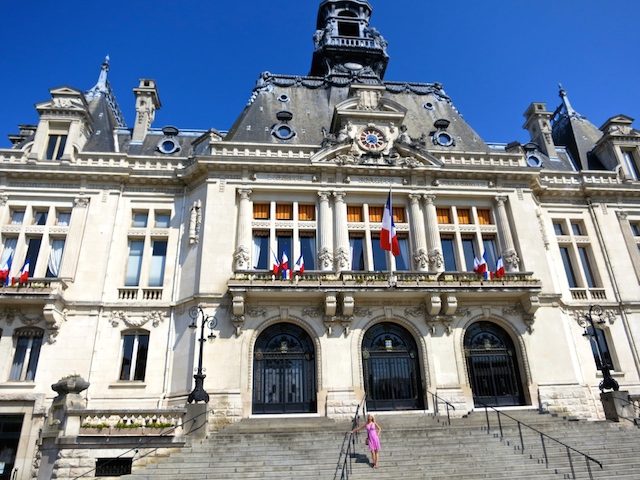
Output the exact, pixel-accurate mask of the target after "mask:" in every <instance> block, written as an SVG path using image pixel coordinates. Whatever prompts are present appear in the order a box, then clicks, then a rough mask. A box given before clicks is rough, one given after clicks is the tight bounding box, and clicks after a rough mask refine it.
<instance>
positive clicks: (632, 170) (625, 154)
mask: <svg viewBox="0 0 640 480" xmlns="http://www.w3.org/2000/svg"><path fill="white" fill-rule="evenodd" d="M622 161H623V162H624V165H625V167H626V169H627V172H629V175H631V178H633V180H638V179H640V172H638V164H637V163H636V159H635V155H634V152H633V150H622Z"/></svg>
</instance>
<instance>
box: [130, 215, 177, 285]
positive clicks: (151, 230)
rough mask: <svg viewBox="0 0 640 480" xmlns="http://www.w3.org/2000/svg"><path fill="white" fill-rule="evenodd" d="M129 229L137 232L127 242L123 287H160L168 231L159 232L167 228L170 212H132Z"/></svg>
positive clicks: (162, 280) (163, 271) (164, 265)
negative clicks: (127, 253)
mask: <svg viewBox="0 0 640 480" xmlns="http://www.w3.org/2000/svg"><path fill="white" fill-rule="evenodd" d="M131 226H132V227H133V228H135V229H137V230H136V231H135V232H132V233H131V237H129V239H128V241H129V256H128V258H127V265H126V271H125V279H124V286H125V287H140V286H142V287H162V286H163V285H164V274H165V269H166V264H167V249H168V231H163V230H164V229H169V227H170V226H171V212H170V211H167V210H132V211H131ZM152 235H153V236H152Z"/></svg>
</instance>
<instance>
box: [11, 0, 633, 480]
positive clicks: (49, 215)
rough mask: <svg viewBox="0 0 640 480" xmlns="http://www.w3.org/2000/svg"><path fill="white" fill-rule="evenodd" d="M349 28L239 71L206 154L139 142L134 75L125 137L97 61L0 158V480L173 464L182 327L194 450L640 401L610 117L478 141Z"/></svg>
mask: <svg viewBox="0 0 640 480" xmlns="http://www.w3.org/2000/svg"><path fill="white" fill-rule="evenodd" d="M370 15H371V6H370V5H369V3H368V2H367V1H366V0H340V1H337V0H324V1H322V2H321V3H320V6H319V13H318V24H317V30H316V33H315V35H314V37H313V38H314V50H313V55H312V66H311V70H310V74H309V75H308V76H294V75H277V74H271V73H269V72H265V73H263V74H261V75H260V78H259V79H258V81H257V84H256V87H255V89H254V91H253V94H252V95H251V98H250V101H249V103H248V105H247V106H246V108H245V109H244V111H243V112H241V114H240V116H239V117H238V119H237V121H236V122H235V124H234V125H233V126H232V127H231V129H230V130H229V131H226V132H223V131H217V130H214V129H211V130H201V131H194V130H183V129H180V128H177V127H173V126H167V127H164V128H155V127H153V125H152V124H153V120H154V116H155V112H156V111H157V110H158V109H160V108H161V102H160V96H159V91H158V88H157V86H156V84H155V82H154V81H153V80H150V79H142V80H140V84H139V87H138V88H135V89H134V94H135V98H136V118H135V123H134V125H133V127H128V126H127V125H126V122H125V120H124V118H123V116H122V114H121V112H120V110H119V107H118V104H117V102H116V100H115V96H114V94H113V92H112V90H111V88H110V86H109V82H108V79H107V77H108V71H109V63H108V60H107V61H105V63H104V64H103V65H102V69H101V73H100V76H99V79H98V82H97V84H96V86H95V87H93V88H92V89H90V90H88V91H87V92H84V93H83V92H82V91H80V90H77V89H75V88H71V87H59V88H53V89H51V90H50V94H51V98H50V99H49V100H47V101H44V102H42V103H39V104H37V105H36V109H37V111H38V113H39V116H40V121H39V123H38V125H34V126H28V125H21V126H20V133H19V134H15V135H10V138H11V140H12V142H13V148H11V149H5V150H0V235H1V237H2V238H1V243H2V251H1V252H0V255H1V257H0V270H1V271H3V272H4V273H3V275H4V277H6V280H5V282H4V283H5V286H4V287H0V331H1V337H0V359H1V360H2V361H1V362H0V427H1V428H0V432H1V433H0V435H1V437H0V440H1V441H2V448H1V450H2V451H1V452H0V457H2V458H0V462H4V473H2V474H1V475H0V478H17V479H27V478H33V479H36V478H37V479H49V478H52V477H53V476H55V477H56V478H74V477H75V476H78V475H82V474H84V473H86V472H87V471H88V470H91V469H93V468H98V469H101V468H103V465H102V464H101V462H104V461H105V459H107V460H108V459H113V458H116V457H119V456H122V457H123V458H125V459H129V460H131V459H133V460H135V461H144V457H145V455H146V453H151V452H152V451H153V452H156V453H157V452H161V453H167V452H170V451H171V450H172V449H174V448H178V447H180V446H182V445H184V444H185V442H186V441H187V440H188V434H189V432H190V431H191V430H192V429H191V428H190V427H188V426H189V425H191V424H190V423H189V421H190V418H191V417H190V415H191V416H192V415H193V408H191V407H190V408H191V409H187V405H188V404H187V400H188V397H189V394H190V393H191V392H192V391H193V389H194V378H193V373H194V369H195V368H196V367H197V366H198V362H199V360H200V358H199V352H200V345H201V342H199V339H200V332H201V331H203V332H204V338H206V337H207V336H211V337H214V336H215V337H216V338H215V341H214V342H213V343H212V344H209V342H205V344H204V345H203V348H202V350H201V351H202V355H203V356H202V366H203V367H204V369H205V371H204V374H205V375H206V377H204V381H203V387H204V390H205V391H206V393H207V395H208V396H209V403H208V407H209V409H210V410H207V412H208V413H206V419H207V424H208V426H209V428H217V427H218V426H220V425H224V424H226V423H228V422H232V421H237V420H239V419H242V418H246V417H250V416H254V415H318V416H327V417H333V418H343V417H347V416H351V415H352V414H353V412H354V411H355V409H356V407H357V406H358V404H360V403H361V402H362V401H366V402H367V406H368V408H369V410H371V411H390V410H402V411H407V412H409V411H420V412H423V411H430V412H433V411H434V410H435V408H436V407H437V405H434V401H435V402H436V403H438V404H439V405H440V406H442V405H443V404H444V402H445V401H446V402H449V403H451V404H452V405H454V406H455V408H456V412H458V413H464V412H467V411H469V410H472V409H473V408H475V407H479V406H481V405H483V404H488V405H491V406H498V407H513V408H516V407H523V408H540V409H545V410H549V411H554V412H562V413H566V414H570V415H574V416H579V417H584V418H602V415H603V413H602V404H601V402H600V398H599V394H600V392H599V388H598V387H599V384H600V383H601V381H602V380H603V374H602V371H603V369H604V370H610V372H611V375H612V377H613V378H614V379H615V380H617V382H618V383H619V384H620V387H621V389H622V390H625V391H629V392H631V393H636V394H637V393H640V381H639V377H638V375H639V372H640V363H639V362H640V358H639V356H638V340H637V339H638V338H640V302H639V301H638V298H640V285H639V282H640V253H639V245H640V200H639V198H640V183H639V182H638V180H639V179H640V170H639V169H640V132H639V131H637V130H635V129H634V128H633V127H632V123H633V119H631V118H629V117H626V116H624V115H618V116H615V117H612V118H611V119H609V120H608V121H607V122H606V123H605V124H604V125H603V126H602V127H600V128H597V127H595V126H594V125H593V124H591V123H590V122H589V121H588V120H587V119H586V118H585V117H583V116H581V115H580V114H578V113H577V112H576V111H575V110H574V109H573V107H572V105H571V104H570V102H569V99H568V95H567V93H566V92H565V91H564V90H562V89H561V92H560V93H561V95H560V96H561V101H560V106H559V107H558V108H557V109H556V110H554V111H551V110H548V109H547V107H546V105H545V104H544V103H539V102H534V103H532V104H531V105H530V106H529V108H528V109H527V110H526V112H525V114H524V116H525V119H526V121H525V124H524V128H525V129H526V130H527V131H528V132H529V133H530V137H531V141H530V142H529V143H527V144H525V145H522V144H520V143H517V142H515V143H511V144H493V143H487V142H485V141H484V140H483V139H482V138H480V137H479V136H478V135H477V134H476V132H475V131H474V130H473V128H472V126H470V125H468V124H467V122H466V121H465V120H464V119H463V118H462V116H461V115H460V114H459V113H458V111H457V110H456V108H455V106H454V104H453V103H452V100H451V98H450V97H449V96H448V95H447V94H446V93H445V91H444V89H443V86H442V85H441V84H438V83H413V82H394V81H387V80H384V73H385V70H386V66H387V62H388V61H389V57H388V55H387V52H386V47H387V43H386V41H385V40H384V38H383V36H382V35H381V34H380V32H378V31H377V30H376V29H375V28H373V27H372V26H371V25H370V23H369V20H370ZM390 192H391V195H392V212H393V218H394V221H395V228H396V230H397V236H398V241H399V247H400V255H399V256H393V255H391V254H390V253H389V252H387V251H384V250H382V249H381V248H380V241H379V238H380V231H381V228H382V219H383V216H384V209H385V202H386V201H387V198H388V196H389V195H390ZM483 258H485V259H486V264H487V270H488V271H489V272H491V273H493V272H495V273H496V275H491V274H486V275H479V274H477V273H475V272H474V267H476V269H477V266H478V263H481V264H482V263H483V262H482V260H481V259H483ZM285 259H288V261H285ZM500 263H502V264H503V265H504V275H501V274H498V272H499V266H500V265H499V264H500ZM285 264H288V265H287V266H288V267H289V268H287V269H285V268H283V267H284V266H285ZM301 264H304V269H303V268H302V265H301ZM278 266H279V271H278V272H277V273H274V272H275V270H278ZM283 270H285V271H283ZM20 277H22V279H21V278H20ZM491 277H494V278H491ZM194 307H196V308H195V309H194ZM197 307H200V309H198V308H197ZM214 317H215V326H214V324H213V323H214V322H209V320H213V319H214ZM589 319H591V320H593V324H592V323H590V322H589ZM203 321H204V322H205V323H206V325H204V327H202V322H203ZM194 322H195V323H194ZM190 326H195V327H196V328H195V331H196V333H195V334H194V333H192V330H193V329H192V328H190ZM205 327H213V328H212V329H209V328H205ZM52 385H54V389H52ZM54 390H55V391H54ZM434 395H435V396H434ZM185 420H187V423H183V422H184V421H185ZM143 441H144V442H147V443H146V447H145V448H146V450H145V448H142V449H140V450H139V453H137V454H134V453H132V452H133V450H130V449H131V448H134V447H135V446H136V445H139V444H140V443H141V442H143ZM156 453H154V454H156ZM136 455H137V456H136ZM134 456H136V457H135V458H134ZM125 463H126V462H125ZM123 468H125V469H126V468H127V467H126V465H125V466H124V467H123ZM14 472H15V477H11V476H10V475H11V474H12V473H14ZM91 475H92V474H89V475H88V476H85V477H84V478H91ZM114 475H115V473H114Z"/></svg>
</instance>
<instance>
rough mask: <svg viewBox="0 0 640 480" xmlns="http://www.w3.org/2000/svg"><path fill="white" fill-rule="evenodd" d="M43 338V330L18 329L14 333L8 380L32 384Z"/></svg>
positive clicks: (32, 328)
mask: <svg viewBox="0 0 640 480" xmlns="http://www.w3.org/2000/svg"><path fill="white" fill-rule="evenodd" d="M43 336H44V330H42V329H41V328H35V327H29V328H19V329H17V330H16V331H15V332H14V334H13V338H14V341H15V349H16V350H15V353H14V355H13V363H12V364H11V373H10V374H9V380H14V381H24V382H32V381H33V380H34V379H35V376H36V369H37V368H38V359H39V358H40V348H41V347H42V337H43Z"/></svg>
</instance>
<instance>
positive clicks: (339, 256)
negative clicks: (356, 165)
mask: <svg viewBox="0 0 640 480" xmlns="http://www.w3.org/2000/svg"><path fill="white" fill-rule="evenodd" d="M333 196H334V198H335V204H334V208H335V213H336V216H335V224H336V229H335V232H336V254H335V264H336V270H337V271H338V272H341V271H343V270H351V255H350V250H351V249H350V247H349V228H348V226H347V218H348V217H347V204H346V203H344V196H345V193H344V192H333Z"/></svg>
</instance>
